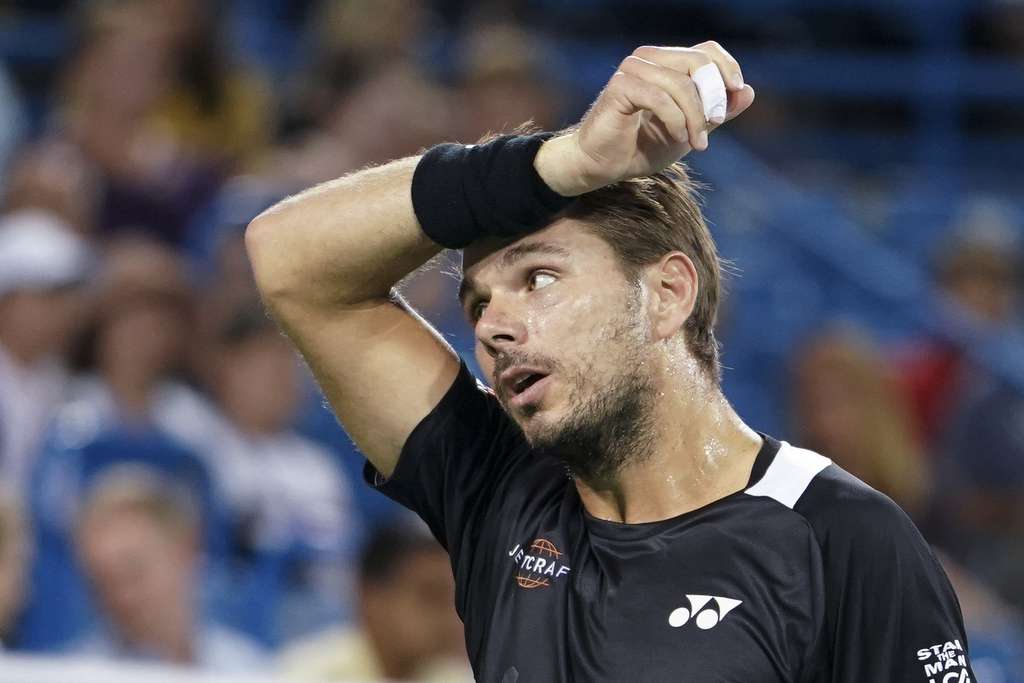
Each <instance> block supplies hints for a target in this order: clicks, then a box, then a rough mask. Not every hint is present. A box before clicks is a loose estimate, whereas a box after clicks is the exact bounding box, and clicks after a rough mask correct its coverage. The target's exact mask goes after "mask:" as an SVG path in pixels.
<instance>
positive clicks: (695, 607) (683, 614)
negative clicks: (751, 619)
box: [668, 595, 743, 631]
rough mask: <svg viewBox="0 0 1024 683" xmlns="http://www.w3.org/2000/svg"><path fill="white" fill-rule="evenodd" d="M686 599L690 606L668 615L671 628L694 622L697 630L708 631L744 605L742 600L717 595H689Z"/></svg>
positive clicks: (678, 608)
mask: <svg viewBox="0 0 1024 683" xmlns="http://www.w3.org/2000/svg"><path fill="white" fill-rule="evenodd" d="M686 599H687V600H689V601H690V604H689V605H688V606H686V607H677V608H676V609H674V610H672V613H671V614H669V615H668V623H669V626H672V627H674V628H679V627H680V626H684V625H685V624H687V623H689V622H690V621H692V622H693V623H694V624H695V625H696V626H697V628H699V629H703V630H705V631H707V630H708V629H710V628H714V627H715V626H717V625H718V622H720V621H721V620H722V619H724V618H725V615H726V614H728V613H729V612H731V611H733V610H734V609H736V608H737V607H739V606H740V604H742V603H743V601H742V600H736V599H734V598H722V597H718V596H716V595H687V596H686Z"/></svg>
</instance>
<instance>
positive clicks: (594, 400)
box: [460, 219, 655, 477]
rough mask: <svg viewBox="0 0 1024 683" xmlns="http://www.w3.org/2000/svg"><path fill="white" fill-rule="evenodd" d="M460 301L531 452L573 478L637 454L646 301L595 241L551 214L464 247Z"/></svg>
mask: <svg viewBox="0 0 1024 683" xmlns="http://www.w3.org/2000/svg"><path fill="white" fill-rule="evenodd" d="M460 297H461V299H462V303H463V307H464V310H465V311H466V314H467V316H468V317H469V319H470V322H471V323H472V324H473V325H474V327H475V332H476V337H477V357H478V360H479V361H480V365H481V367H482V368H483V369H484V371H485V373H487V375H488V376H489V377H490V378H491V384H492V386H493V387H494V390H495V393H496V394H497V397H498V399H499V401H500V402H501V404H502V406H503V407H504V408H505V410H506V411H507V412H508V413H509V415H510V416H511V417H512V418H513V419H514V420H515V421H516V423H517V424H519V426H520V427H521V428H522V430H523V432H524V434H525V435H526V437H527V439H528V440H529V441H530V443H531V444H532V445H534V446H535V447H538V448H540V449H541V450H546V451H549V452H550V453H551V454H552V455H555V456H556V457H559V458H561V459H563V460H565V461H566V462H568V463H569V464H570V466H572V467H573V469H574V470H576V471H577V473H578V474H581V475H582V476H584V477H595V476H597V477H600V476H605V475H608V474H611V473H613V472H614V471H615V470H617V469H618V468H619V467H620V466H622V465H623V464H625V463H626V462H628V461H629V460H630V458H631V457H632V456H637V455H642V451H643V449H644V446H645V444H646V442H647V441H648V440H649V438H648V437H649V431H650V430H649V418H650V404H651V402H652V401H653V396H654V393H655V390H654V388H653V380H652V379H651V372H652V370H653V364H652V363H650V362H648V360H649V359H650V357H651V353H652V347H651V329H650V323H649V319H648V317H647V315H646V309H645V301H646V298H645V297H644V295H643V290H642V288H641V286H640V285H638V284H634V283H630V282H628V281H627V280H626V278H625V276H624V275H623V274H622V271H621V269H620V267H619V264H618V261H617V259H616V256H615V254H614V252H613V251H612V249H611V247H609V246H608V245H607V244H606V243H605V242H604V241H603V240H601V239H600V238H598V237H596V236H594V235H593V234H591V233H590V232H589V231H587V230H586V229H585V228H584V227H583V226H582V224H581V223H579V222H577V221H573V220H568V219H563V220H560V221H558V222H556V223H554V224H553V225H552V226H550V227H548V228H546V229H544V230H542V231H540V232H537V233H534V234H532V235H529V236H527V237H524V238H522V239H520V240H518V241H516V242H513V243H511V244H508V245H506V246H503V247H500V248H498V249H495V250H492V251H487V248H486V247H485V246H482V245H481V246H478V247H477V248H470V249H469V250H467V252H466V269H465V280H464V282H463V289H462V292H461V294H460Z"/></svg>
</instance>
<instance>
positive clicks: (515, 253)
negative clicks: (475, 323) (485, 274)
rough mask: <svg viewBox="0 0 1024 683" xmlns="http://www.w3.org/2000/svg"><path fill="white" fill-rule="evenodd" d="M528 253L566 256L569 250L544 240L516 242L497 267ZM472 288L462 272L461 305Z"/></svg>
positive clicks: (504, 265) (523, 256)
mask: <svg viewBox="0 0 1024 683" xmlns="http://www.w3.org/2000/svg"><path fill="white" fill-rule="evenodd" d="M530 254H550V255H552V256H568V255H569V254H570V252H569V250H568V249H564V248H562V247H559V246H555V245H554V244H548V243H546V242H526V243H525V244H517V245H516V246H514V247H511V248H509V249H508V250H507V251H506V252H505V253H504V254H502V255H501V260H500V261H498V268H499V269H502V270H504V269H505V268H509V267H510V266H513V265H515V263H516V261H519V260H520V259H523V258H525V257H527V256H529V255H530ZM474 289H475V287H474V286H473V282H472V280H471V279H470V278H468V277H466V275H465V273H463V276H462V282H460V283H459V301H460V302H461V303H462V305H463V306H465V304H466V299H468V298H469V296H470V295H471V294H472V293H473V290H474Z"/></svg>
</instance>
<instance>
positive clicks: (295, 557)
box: [169, 304, 359, 644]
mask: <svg viewBox="0 0 1024 683" xmlns="http://www.w3.org/2000/svg"><path fill="white" fill-rule="evenodd" d="M210 361H211V362H210V363H209V365H208V371H209V373H210V376H208V377H207V378H206V379H207V381H208V383H209V385H210V387H211V391H212V394H213V396H214V398H215V400H216V407H215V408H214V407H211V409H210V410H209V411H208V412H206V413H205V414H196V415H194V416H193V417H192V418H191V419H189V420H184V421H180V422H178V423H177V424H176V425H174V426H173V427H171V428H170V430H169V431H170V433H171V434H172V435H174V436H175V437H177V438H178V439H179V440H180V441H182V442H183V443H186V444H188V445H189V446H190V447H191V448H192V449H193V450H194V451H196V452H197V453H199V454H200V455H201V456H202V457H203V458H204V460H205V461H206V462H207V464H208V466H209V468H210V470H211V472H212V473H213V476H214V480H215V482H216V483H217V485H218V488H219V489H220V490H221V491H222V493H223V495H224V496H225V501H226V504H227V507H228V509H229V511H230V515H231V520H232V529H233V545H232V560H233V564H234V567H235V569H236V576H235V577H234V580H235V581H236V582H237V583H238V584H239V585H240V586H242V588H243V595H242V596H241V598H242V607H243V609H244V610H246V611H247V612H248V616H246V615H244V614H243V615H241V616H240V617H239V619H240V620H241V621H239V622H238V623H240V624H241V623H242V622H245V624H246V628H247V629H248V630H250V632H253V633H255V634H257V635H259V636H260V637H261V638H262V639H263V640H265V641H266V642H268V643H270V644H274V643H277V642H279V641H280V640H281V639H284V638H293V637H295V636H297V635H299V634H301V633H307V632H309V631H310V630H312V629H314V628H319V627H321V626H323V624H325V623H327V622H328V621H329V620H331V619H337V618H338V617H339V616H341V615H342V614H344V613H345V611H346V610H347V608H348V605H347V604H345V601H344V596H345V595H346V594H347V591H348V562H349V556H350V554H351V545H352V543H353V541H354V539H355V538H356V537H357V535H358V533H359V524H358V520H357V517H356V514H355V510H354V509H353V507H352V494H351V487H350V485H349V482H348V480H347V479H346V478H345V475H344V473H343V471H342V470H341V468H340V466H339V464H338V462H337V460H336V459H335V458H334V456H333V455H332V454H331V453H329V452H328V451H327V450H325V449H324V448H322V447H321V446H319V445H317V444H315V443H313V442H312V441H310V440H308V439H306V438H304V437H302V436H300V435H299V434H298V433H297V432H296V431H294V429H293V428H292V427H291V425H292V423H293V421H294V420H295V418H296V412H297V409H298V404H299V401H300V397H301V378H302V375H301V365H300V362H299V359H298V357H297V355H296V353H295V351H294V349H293V348H292V346H291V345H290V344H289V343H288V342H287V341H286V340H285V338H284V337H283V336H282V335H281V333H280V332H279V331H278V329H277V326H276V325H275V324H274V322H273V321H272V320H271V319H270V318H269V317H268V316H267V315H266V313H265V311H264V309H263V308H262V306H258V305H254V304H249V305H245V306H242V308H241V309H236V310H235V311H233V312H232V313H231V315H229V316H227V319H226V320H224V321H222V324H221V328H220V330H219V334H218V337H217V339H216V340H215V346H214V349H213V353H212V354H211V356H210ZM245 586H249V588H250V589H251V591H252V592H251V593H248V594H244V590H245Z"/></svg>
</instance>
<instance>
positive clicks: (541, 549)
mask: <svg viewBox="0 0 1024 683" xmlns="http://www.w3.org/2000/svg"><path fill="white" fill-rule="evenodd" d="M564 555H565V553H563V552H561V551H559V550H558V548H556V547H555V544H554V543H552V542H551V541H549V540H547V539H544V538H538V539H535V540H534V541H533V543H531V544H530V547H529V548H524V547H523V544H522V543H519V544H517V545H516V547H515V548H512V550H511V551H510V552H509V554H508V556H509V557H511V558H512V562H514V563H515V565H516V567H517V568H518V571H517V572H516V583H518V584H519V585H520V586H522V587H523V588H539V587H541V586H550V585H551V581H552V580H554V579H560V578H562V577H564V576H565V575H567V574H568V573H569V570H570V569H571V567H570V566H569V565H567V564H566V563H565V562H564Z"/></svg>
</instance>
